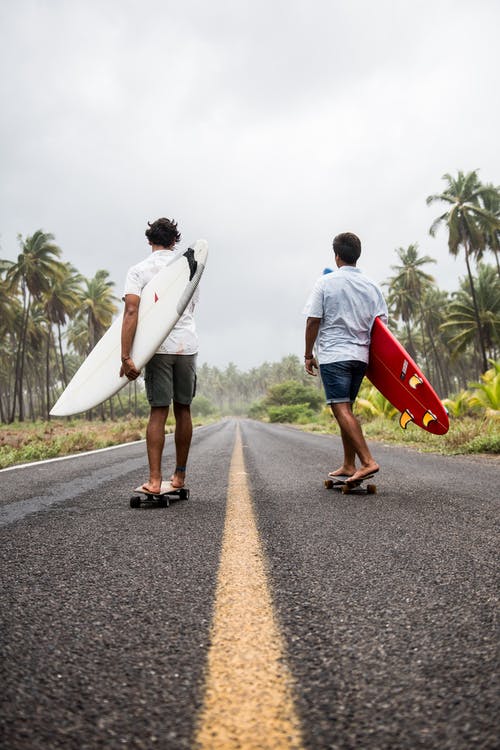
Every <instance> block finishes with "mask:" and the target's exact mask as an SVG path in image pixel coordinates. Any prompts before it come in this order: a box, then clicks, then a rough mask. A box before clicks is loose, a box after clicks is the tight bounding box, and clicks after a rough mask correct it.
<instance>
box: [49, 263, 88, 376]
mask: <svg viewBox="0 0 500 750" xmlns="http://www.w3.org/2000/svg"><path fill="white" fill-rule="evenodd" d="M82 279H83V277H82V276H81V275H80V274H79V273H78V271H77V270H76V269H75V268H74V267H73V266H72V265H71V263H63V264H62V266H61V273H60V275H59V276H58V277H57V278H55V279H54V283H53V284H52V286H51V288H50V289H49V291H48V292H47V293H46V294H45V295H44V309H45V313H46V315H47V319H48V320H49V322H50V324H51V325H55V326H56V327H57V334H58V346H59V357H60V360H61V375H62V380H63V384H64V386H66V385H67V384H68V377H67V373H66V364H65V361H64V354H63V348H62V331H61V326H64V325H66V322H67V319H68V318H72V317H74V316H75V315H76V313H77V312H78V310H79V308H80V304H81V282H82ZM50 336H51V331H49V339H50ZM48 343H49V344H50V341H49V342H48ZM48 375H49V373H47V378H48Z"/></svg>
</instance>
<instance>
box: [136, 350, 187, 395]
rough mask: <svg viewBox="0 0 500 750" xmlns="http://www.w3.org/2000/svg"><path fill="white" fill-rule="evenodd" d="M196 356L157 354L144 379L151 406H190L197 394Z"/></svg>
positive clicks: (151, 360) (147, 366)
mask: <svg viewBox="0 0 500 750" xmlns="http://www.w3.org/2000/svg"><path fill="white" fill-rule="evenodd" d="M196 356H197V355H196V354H155V355H153V357H152V358H151V359H150V360H149V362H148V363H147V365H146V372H145V376H144V379H145V381H146V395H147V397H148V401H149V404H150V406H170V403H171V401H172V399H173V400H174V401H176V402H177V403H178V404H184V405H185V406H187V405H189V404H190V403H191V401H192V400H193V398H194V396H195V393H196Z"/></svg>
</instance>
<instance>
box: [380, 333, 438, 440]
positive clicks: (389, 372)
mask: <svg viewBox="0 0 500 750" xmlns="http://www.w3.org/2000/svg"><path fill="white" fill-rule="evenodd" d="M366 377H367V378H368V380H370V382H371V383H373V385H374V386H375V388H376V389H377V390H379V391H380V393H381V394H382V395H383V396H385V397H386V399H387V400H388V401H390V403H391V404H392V405H393V406H394V407H395V408H396V409H397V410H398V411H400V412H401V416H400V418H399V424H400V426H401V427H402V428H403V429H406V427H407V426H408V424H409V423H410V422H414V423H415V424H416V425H418V426H419V427H421V428H422V429H423V430H427V432H432V433H433V434H434V435H444V434H445V433H446V432H448V428H449V426H450V425H449V421H448V415H447V413H446V409H445V408H444V406H443V404H442V403H441V400H440V398H439V396H438V395H437V393H436V391H435V390H434V388H433V387H432V385H431V384H430V383H429V381H428V380H427V378H426V377H425V375H424V374H423V373H422V371H421V370H419V368H418V367H417V365H416V364H415V362H414V361H413V359H412V358H411V357H410V355H409V354H408V352H407V351H406V349H405V348H404V347H403V346H401V344H400V343H399V341H398V340H397V339H396V338H395V337H394V336H393V335H392V333H391V332H390V331H389V329H388V328H387V326H385V325H384V324H383V323H382V321H381V320H380V318H376V320H375V323H374V324H373V328H372V335H371V343H370V360H369V364H368V369H367V371H366Z"/></svg>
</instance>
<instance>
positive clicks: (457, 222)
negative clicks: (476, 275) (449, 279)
mask: <svg viewBox="0 0 500 750" xmlns="http://www.w3.org/2000/svg"><path fill="white" fill-rule="evenodd" d="M443 180H445V181H446V182H447V186H446V189H445V190H444V191H443V192H442V193H438V194H437V195H429V196H428V198H427V205H430V204H431V203H434V202H435V201H443V202H445V203H448V204H449V206H450V208H449V210H448V211H446V212H445V213H443V214H442V215H441V216H438V218H437V219H435V221H434V222H433V224H432V226H431V228H430V234H431V235H432V236H434V235H435V234H436V232H437V230H438V228H439V226H440V225H441V224H445V225H446V226H447V228H448V247H449V250H450V253H451V254H452V255H454V256H457V255H458V254H459V252H460V248H462V249H463V251H464V254H465V263H466V266H467V275H468V279H469V285H470V291H471V297H472V304H473V308H474V318H475V325H476V333H477V336H478V338H479V347H480V351H481V358H482V367H483V371H486V370H487V368H488V361H487V357H486V348H485V343H484V337H483V334H482V330H481V323H480V316H479V307H478V301H477V296H476V290H475V288H474V280H473V276H472V270H471V265H470V258H471V257H473V258H474V257H476V258H477V257H480V256H481V254H482V253H483V252H484V250H485V248H486V247H487V243H488V237H489V236H490V235H491V234H492V233H493V232H495V231H498V230H499V229H500V219H499V218H498V217H496V216H495V215H494V214H493V213H491V212H490V211H488V210H487V209H486V208H484V202H485V200H486V203H487V202H488V200H489V199H492V196H493V189H492V187H491V186H487V185H482V184H481V183H480V181H479V178H478V176H477V170H474V171H472V172H468V173H467V174H464V172H460V171H459V172H458V175H457V177H456V178H455V177H452V175H450V174H445V175H444V176H443Z"/></svg>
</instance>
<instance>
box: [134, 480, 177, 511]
mask: <svg viewBox="0 0 500 750" xmlns="http://www.w3.org/2000/svg"><path fill="white" fill-rule="evenodd" d="M134 492H136V493H138V494H136V495H133V496H132V497H131V498H130V507H131V508H140V507H141V505H158V506H159V507H160V508H168V506H169V505H170V503H171V502H172V501H174V500H189V490H188V488H187V487H180V488H176V487H172V485H171V484H170V482H162V485H161V490H160V492H157V493H153V492H146V491H145V490H143V489H142V487H136V488H135V490H134Z"/></svg>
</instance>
